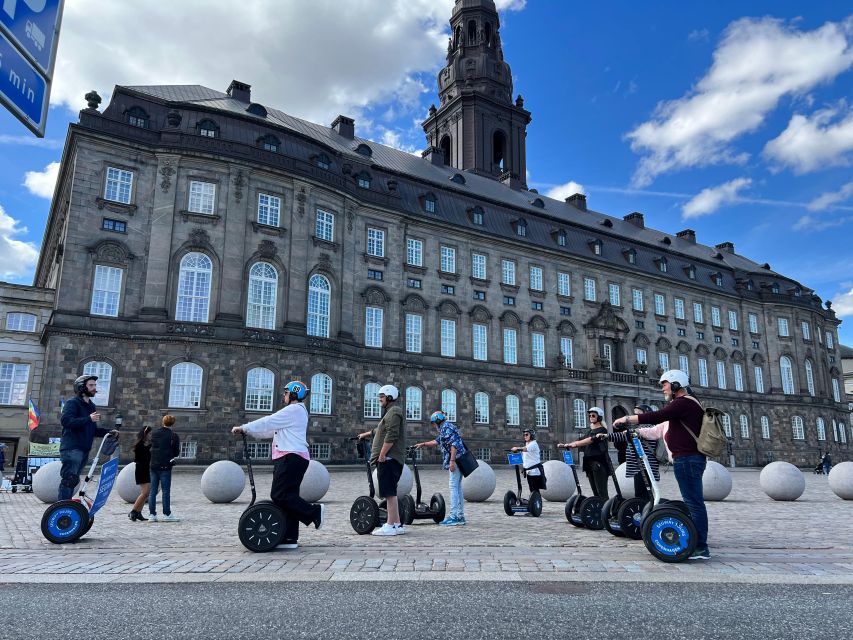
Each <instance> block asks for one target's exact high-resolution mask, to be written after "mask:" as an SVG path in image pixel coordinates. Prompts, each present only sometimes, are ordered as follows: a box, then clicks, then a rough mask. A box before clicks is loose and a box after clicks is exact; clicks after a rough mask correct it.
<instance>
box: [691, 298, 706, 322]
mask: <svg viewBox="0 0 853 640" xmlns="http://www.w3.org/2000/svg"><path fill="white" fill-rule="evenodd" d="M693 322H698V323H699V324H704V322H705V315H704V313H703V312H702V304H701V303H699V302H694V303H693Z"/></svg>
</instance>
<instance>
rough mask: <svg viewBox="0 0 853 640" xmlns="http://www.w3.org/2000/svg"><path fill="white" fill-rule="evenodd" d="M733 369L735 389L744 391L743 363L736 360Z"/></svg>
mask: <svg viewBox="0 0 853 640" xmlns="http://www.w3.org/2000/svg"><path fill="white" fill-rule="evenodd" d="M732 370H733V371H734V374H735V391H743V365H742V364H740V363H738V362H735V363H734V364H733V365H732Z"/></svg>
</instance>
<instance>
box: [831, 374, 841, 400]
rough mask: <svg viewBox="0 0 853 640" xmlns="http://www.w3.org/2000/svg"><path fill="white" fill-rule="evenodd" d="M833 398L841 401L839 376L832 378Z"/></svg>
mask: <svg viewBox="0 0 853 640" xmlns="http://www.w3.org/2000/svg"><path fill="white" fill-rule="evenodd" d="M832 399H833V400H835V401H836V402H841V387H840V386H839V385H838V378H833V379H832Z"/></svg>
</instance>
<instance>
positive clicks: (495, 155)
mask: <svg viewBox="0 0 853 640" xmlns="http://www.w3.org/2000/svg"><path fill="white" fill-rule="evenodd" d="M492 164H493V165H494V166H495V168H496V169H498V170H499V171H503V170H504V168H505V166H506V135H504V132H503V131H500V130H499V131H495V133H494V135H492Z"/></svg>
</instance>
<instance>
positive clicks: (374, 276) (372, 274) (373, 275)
mask: <svg viewBox="0 0 853 640" xmlns="http://www.w3.org/2000/svg"><path fill="white" fill-rule="evenodd" d="M367 279H368V280H382V272H381V271H377V270H376V269H368V270H367Z"/></svg>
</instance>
